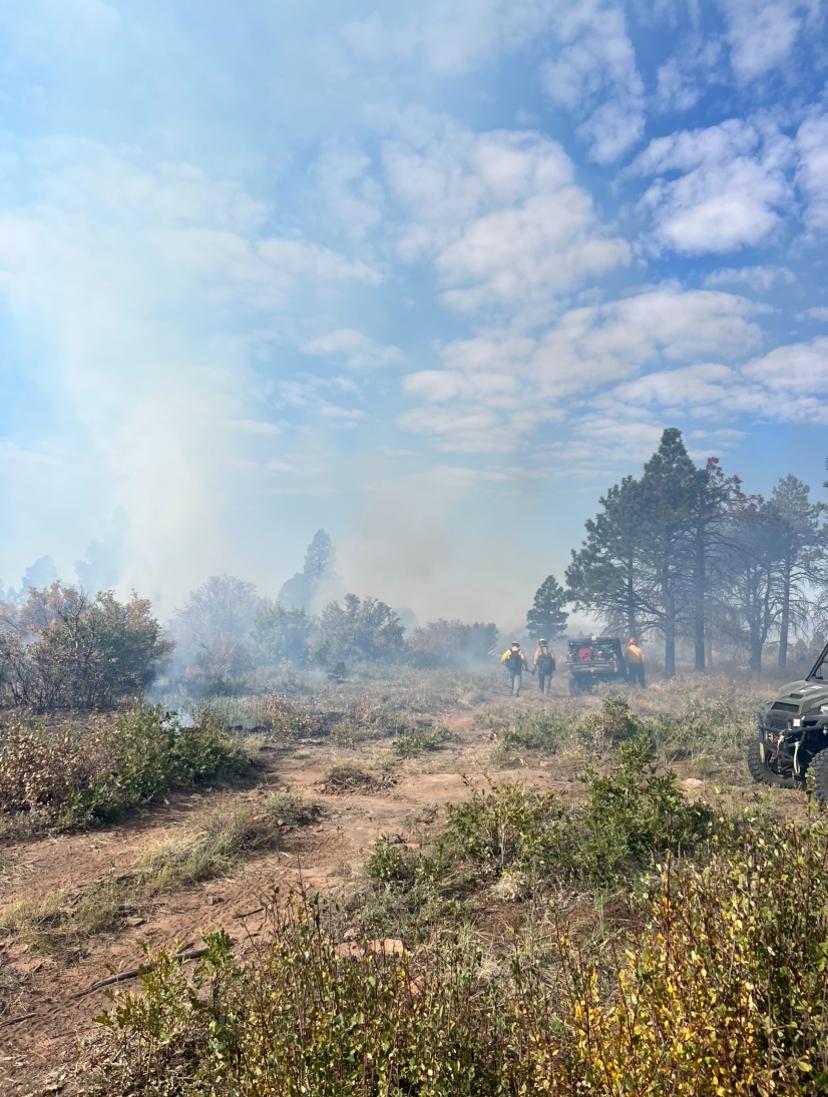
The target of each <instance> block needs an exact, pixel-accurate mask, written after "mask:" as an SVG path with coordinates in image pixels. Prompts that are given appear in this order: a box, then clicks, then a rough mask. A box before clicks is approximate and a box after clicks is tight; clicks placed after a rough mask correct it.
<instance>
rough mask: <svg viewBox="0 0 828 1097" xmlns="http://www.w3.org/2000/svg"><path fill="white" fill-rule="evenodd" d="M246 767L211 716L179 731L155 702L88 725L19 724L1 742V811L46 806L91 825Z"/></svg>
mask: <svg viewBox="0 0 828 1097" xmlns="http://www.w3.org/2000/svg"><path fill="white" fill-rule="evenodd" d="M248 765H249V763H248V762H247V760H246V759H245V758H244V756H243V755H242V753H241V752H240V751H239V749H238V748H237V747H236V746H235V744H233V743H232V741H231V740H230V739H229V738H228V737H227V736H226V735H225V734H224V732H222V731H221V730H220V729H219V728H218V727H217V726H216V725H215V724H214V723H212V722H211V721H210V720H208V719H203V720H202V721H201V722H200V723H199V724H198V725H197V726H195V727H186V728H182V727H181V726H180V724H179V723H178V721H177V720H176V719H175V718H174V717H172V716H170V715H169V714H167V713H164V712H163V710H162V709H160V708H158V707H150V706H140V707H138V708H135V709H133V710H131V711H130V712H127V713H123V714H121V715H119V716H115V717H108V718H103V717H101V718H98V719H96V720H93V721H91V722H90V723H89V724H87V725H86V726H83V727H80V726H76V725H72V724H66V725H62V726H61V727H59V728H58V729H54V728H49V727H37V726H31V727H25V726H22V725H15V726H14V727H12V728H10V729H8V730H7V731H6V734H5V737H4V740H3V742H2V746H0V812H3V813H12V812H32V811H36V810H38V809H42V810H43V811H44V812H45V818H46V819H47V820H48V821H50V822H52V823H55V824H58V825H66V826H77V825H88V824H91V823H95V822H101V821H105V820H108V819H113V818H116V817H117V816H118V815H121V814H123V813H124V812H126V811H128V810H130V809H132V808H134V807H136V806H138V805H139V804H143V803H148V802H150V801H152V800H154V799H156V798H157V797H159V796H160V795H161V794H163V793H164V792H167V791H169V790H171V789H176V788H192V787H195V786H197V785H202V784H206V783H209V782H211V781H218V780H223V779H228V778H230V777H232V776H235V775H238V774H240V773H243V772H244V771H245V770H246V769H247V767H248Z"/></svg>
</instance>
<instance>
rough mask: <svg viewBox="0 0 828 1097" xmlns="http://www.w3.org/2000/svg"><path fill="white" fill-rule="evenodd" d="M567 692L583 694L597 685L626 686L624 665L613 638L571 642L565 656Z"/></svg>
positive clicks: (621, 652)
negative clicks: (623, 684)
mask: <svg viewBox="0 0 828 1097" xmlns="http://www.w3.org/2000/svg"><path fill="white" fill-rule="evenodd" d="M566 665H567V667H568V668H569V692H570V693H572V694H576V693H584V692H586V691H588V690H590V689H592V687H593V686H594V685H596V683H598V682H625V681H626V680H627V664H626V661H625V659H624V652H623V651H622V650H621V641H620V640H618V639H617V638H616V637H614V636H590V637H588V638H587V639H584V640H570V641H569V651H568V652H567V655H566Z"/></svg>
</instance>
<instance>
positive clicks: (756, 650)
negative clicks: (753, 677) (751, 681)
mask: <svg viewBox="0 0 828 1097" xmlns="http://www.w3.org/2000/svg"><path fill="white" fill-rule="evenodd" d="M763 647H764V645H763V644H762V641H761V640H760V639H758V638H756V637H754V638H753V639H752V640H751V641H750V663H749V664H748V665H749V667H750V669H751V670H754V671H756V673H757V674H759V673H760V671H761V670H762V648H763Z"/></svg>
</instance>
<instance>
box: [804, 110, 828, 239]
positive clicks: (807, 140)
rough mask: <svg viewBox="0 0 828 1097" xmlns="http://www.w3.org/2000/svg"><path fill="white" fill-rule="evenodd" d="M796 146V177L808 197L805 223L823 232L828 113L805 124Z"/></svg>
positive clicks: (827, 214)
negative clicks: (797, 161)
mask: <svg viewBox="0 0 828 1097" xmlns="http://www.w3.org/2000/svg"><path fill="white" fill-rule="evenodd" d="M796 148H797V153H798V156H799V163H798V167H797V173H796V180H797V185H798V186H799V189H800V190H801V192H802V194H803V196H804V198H805V203H806V206H805V223H806V224H807V225H808V227H809V228H811V229H814V230H816V231H819V232H824V231H825V230H826V229H828V113H824V114H818V113H814V114H812V115H811V117H810V118H807V119H806V120H805V121H804V122H803V123H802V125H801V126H800V127H799V131H798V133H797V135H796Z"/></svg>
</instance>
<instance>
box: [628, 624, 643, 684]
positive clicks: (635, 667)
mask: <svg viewBox="0 0 828 1097" xmlns="http://www.w3.org/2000/svg"><path fill="white" fill-rule="evenodd" d="M624 658H625V660H626V662H627V671H628V673H629V677H630V681H632V682H635V684H636V685H637V686H640V687H641V688H642V689H644V652H643V651H642V650H641V648H640V647H639V646H638V641H637V640H636V638H635V637H634V636H631V637H630V639H629V641H628V643H627V649H626V651H625V652H624Z"/></svg>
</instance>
